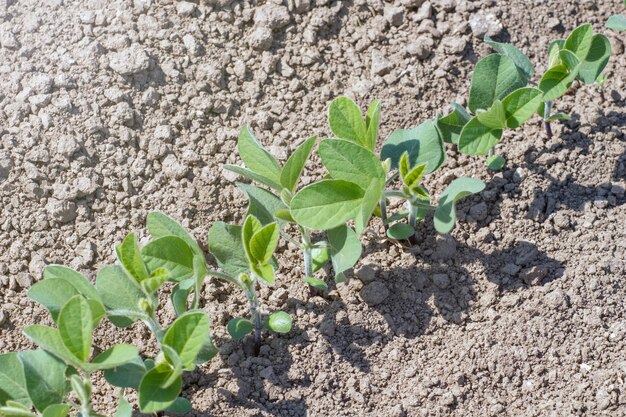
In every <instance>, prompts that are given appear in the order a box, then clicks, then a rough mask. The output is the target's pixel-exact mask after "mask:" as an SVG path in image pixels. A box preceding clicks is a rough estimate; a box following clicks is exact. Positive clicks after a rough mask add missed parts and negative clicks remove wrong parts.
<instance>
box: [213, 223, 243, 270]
mask: <svg viewBox="0 0 626 417" xmlns="http://www.w3.org/2000/svg"><path fill="white" fill-rule="evenodd" d="M208 242H209V252H211V254H212V255H213V256H214V257H215V259H216V260H217V264H218V265H219V267H220V268H222V269H223V270H224V271H225V272H226V273H228V274H230V275H233V276H236V275H239V274H240V273H242V272H246V271H248V269H249V268H248V258H247V257H246V252H245V250H244V247H243V241H242V240H241V226H239V225H236V224H227V223H224V222H216V223H213V226H211V228H210V229H209V240H208Z"/></svg>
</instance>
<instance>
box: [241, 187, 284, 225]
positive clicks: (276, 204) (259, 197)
mask: <svg viewBox="0 0 626 417" xmlns="http://www.w3.org/2000/svg"><path fill="white" fill-rule="evenodd" d="M237 188H239V189H240V190H241V191H243V192H244V193H246V196H247V197H248V201H249V203H248V210H247V212H246V215H252V216H254V217H256V218H257V219H258V220H259V221H260V222H261V224H263V225H266V224H269V223H273V222H275V221H276V218H275V216H274V213H276V211H278V210H285V209H287V206H286V205H285V204H284V203H283V202H282V201H281V199H280V198H279V197H278V196H276V195H275V194H274V193H271V192H270V191H267V190H264V189H263V188H259V187H257V186H255V185H249V184H242V183H237Z"/></svg>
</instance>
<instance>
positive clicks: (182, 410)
mask: <svg viewBox="0 0 626 417" xmlns="http://www.w3.org/2000/svg"><path fill="white" fill-rule="evenodd" d="M191 410H192V407H191V403H190V402H189V400H188V399H186V398H183V397H178V398H176V401H174V402H173V403H172V405H170V406H169V407H167V408H166V409H165V411H166V412H168V413H172V414H186V413H188V412H190V411H191Z"/></svg>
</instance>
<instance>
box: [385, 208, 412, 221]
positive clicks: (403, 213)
mask: <svg viewBox="0 0 626 417" xmlns="http://www.w3.org/2000/svg"><path fill="white" fill-rule="evenodd" d="M407 217H409V212H408V211H407V210H403V211H398V212H396V213H394V214H393V215H391V216H389V217H387V221H386V222H385V224H391V223H393V222H395V221H398V220H402V219H406V218H407Z"/></svg>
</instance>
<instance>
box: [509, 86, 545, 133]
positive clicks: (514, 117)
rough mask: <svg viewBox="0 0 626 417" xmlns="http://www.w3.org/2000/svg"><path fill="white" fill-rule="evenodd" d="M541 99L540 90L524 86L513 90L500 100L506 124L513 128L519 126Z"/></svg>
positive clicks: (530, 114) (533, 110)
mask: <svg viewBox="0 0 626 417" xmlns="http://www.w3.org/2000/svg"><path fill="white" fill-rule="evenodd" d="M542 100H543V93H542V92H541V90H539V89H537V88H532V87H524V88H520V89H517V90H515V91H513V92H512V93H511V94H509V95H508V96H506V97H505V98H504V100H502V105H503V106H504V112H505V115H506V126H507V127H509V128H511V129H515V128H517V127H519V126H521V125H522V124H523V123H524V122H525V121H526V120H528V119H529V118H530V116H532V115H533V114H534V113H535V112H536V111H537V107H538V106H539V105H540V104H541V102H542Z"/></svg>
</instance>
